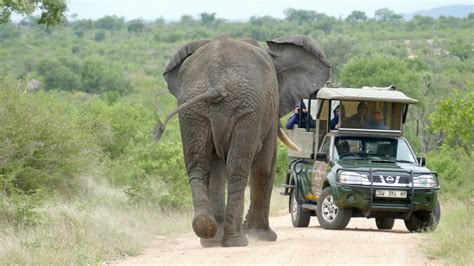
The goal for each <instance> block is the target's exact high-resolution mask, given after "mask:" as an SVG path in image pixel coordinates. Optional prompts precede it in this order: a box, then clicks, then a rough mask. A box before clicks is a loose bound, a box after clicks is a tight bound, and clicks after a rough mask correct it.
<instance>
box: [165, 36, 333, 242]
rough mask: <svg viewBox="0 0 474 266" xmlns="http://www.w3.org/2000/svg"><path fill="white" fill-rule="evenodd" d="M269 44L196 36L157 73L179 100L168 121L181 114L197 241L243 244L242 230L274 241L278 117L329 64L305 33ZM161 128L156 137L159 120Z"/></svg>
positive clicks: (323, 76)
mask: <svg viewBox="0 0 474 266" xmlns="http://www.w3.org/2000/svg"><path fill="white" fill-rule="evenodd" d="M267 44H268V46H269V48H266V49H265V48H262V47H260V46H259V45H258V44H257V43H256V42H255V41H253V40H245V41H238V40H233V39H231V38H229V37H226V36H219V37H217V38H215V39H214V40H212V41H209V40H203V41H194V42H191V43H188V44H186V45H185V46H183V47H182V48H181V49H180V50H179V51H178V52H177V53H176V54H175V55H174V57H173V58H172V59H171V61H170V62H169V64H168V66H167V67H166V70H165V72H164V74H163V75H164V77H165V79H166V82H167V83H168V88H169V90H170V92H171V93H172V94H173V95H174V96H175V97H176V98H177V99H178V108H177V109H176V110H175V111H173V112H172V113H170V114H169V115H168V117H167V120H166V122H167V121H168V120H169V119H170V118H171V116H173V115H174V114H175V113H179V122H180V127H181V137H182V142H183V150H184V158H185V164H186V171H187V174H188V177H189V183H190V185H191V190H192V195H193V204H194V217H193V221H192V225H193V229H194V232H195V233H196V235H197V236H198V237H200V238H201V244H202V246H212V245H215V244H220V245H222V246H224V247H235V246H246V245H247V244H248V240H247V237H246V233H247V235H249V236H251V237H255V238H257V239H260V240H263V241H275V240H276V238H277V235H276V234H275V232H274V231H273V230H272V229H271V228H270V226H269V223H268V216H269V208H270V197H271V191H272V186H273V179H274V166H275V158H276V146H277V133H278V127H279V118H280V117H282V116H283V115H285V114H287V113H288V112H289V111H290V110H292V109H293V108H294V106H295V104H296V103H298V102H299V101H300V100H301V99H302V98H303V97H307V96H308V95H309V94H310V93H311V92H314V91H316V90H318V89H319V88H321V87H322V86H323V85H324V84H325V82H326V81H327V79H328V78H329V71H330V67H329V64H328V63H327V60H326V58H325V56H324V54H323V53H322V52H321V51H320V50H319V48H318V47H317V46H316V45H315V44H314V42H313V41H312V40H311V39H309V38H307V37H305V36H284V37H281V38H278V39H276V40H273V41H269V42H267ZM166 122H165V124H166ZM160 129H161V132H160V133H159V135H161V133H162V131H163V130H164V125H161V128H160ZM248 177H249V178H250V193H251V195H250V207H249V210H248V213H247V217H246V221H245V225H244V224H243V223H242V220H243V212H244V191H245V187H246V184H247V178H248ZM226 181H227V200H225V199H224V197H225V196H224V195H225V182H226ZM226 202H227V205H226Z"/></svg>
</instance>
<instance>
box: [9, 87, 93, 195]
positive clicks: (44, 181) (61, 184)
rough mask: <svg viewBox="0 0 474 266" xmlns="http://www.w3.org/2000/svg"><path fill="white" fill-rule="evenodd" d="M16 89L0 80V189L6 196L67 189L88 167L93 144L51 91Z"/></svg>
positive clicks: (91, 162) (65, 106)
mask: <svg viewBox="0 0 474 266" xmlns="http://www.w3.org/2000/svg"><path fill="white" fill-rule="evenodd" d="M19 85H23V86H24V84H22V83H21V82H19V81H16V80H14V79H11V78H4V79H0V88H1V89H0V125H2V126H1V127H0V185H1V187H2V188H4V192H5V193H7V194H9V195H10V194H12V193H15V191H16V190H19V191H21V192H24V193H31V192H32V191H35V190H38V189H45V190H50V191H51V190H53V191H54V190H58V189H61V188H67V186H68V185H69V183H70V182H71V181H74V178H75V177H76V176H77V175H79V174H81V173H83V172H86V170H87V169H90V168H91V165H92V164H94V160H95V159H94V155H95V153H96V151H97V150H96V149H95V146H94V144H93V143H94V142H93V141H91V139H90V137H89V136H87V135H86V134H83V132H81V131H80V130H79V128H77V127H75V125H74V124H73V120H74V119H73V114H71V110H70V107H69V106H68V105H67V103H65V102H61V101H60V100H59V99H58V98H56V97H55V94H54V93H47V92H40V93H36V94H22V93H21V92H20V91H19V90H17V89H16V88H15V86H19ZM19 87H21V86H19Z"/></svg>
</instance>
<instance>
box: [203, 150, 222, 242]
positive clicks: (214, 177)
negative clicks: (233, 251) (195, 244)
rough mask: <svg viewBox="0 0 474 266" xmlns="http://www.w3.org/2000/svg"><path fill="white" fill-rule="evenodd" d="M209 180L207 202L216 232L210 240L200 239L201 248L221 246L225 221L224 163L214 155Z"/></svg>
mask: <svg viewBox="0 0 474 266" xmlns="http://www.w3.org/2000/svg"><path fill="white" fill-rule="evenodd" d="M210 177H211V179H210V180H209V200H210V201H211V206H212V213H213V214H214V218H215V219H216V222H217V232H216V235H215V236H214V237H212V238H207V239H206V238H201V246H202V247H216V246H221V243H222V238H223V236H224V220H225V198H224V196H225V180H226V175H225V161H224V160H223V159H220V158H219V157H218V156H217V155H216V154H214V155H213V159H212V164H211V173H210Z"/></svg>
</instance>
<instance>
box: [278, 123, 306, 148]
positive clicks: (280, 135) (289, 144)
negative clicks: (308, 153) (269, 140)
mask: <svg viewBox="0 0 474 266" xmlns="http://www.w3.org/2000/svg"><path fill="white" fill-rule="evenodd" d="M278 138H280V140H281V141H282V142H283V143H284V144H285V145H286V146H287V147H288V149H290V150H292V151H294V152H300V151H301V148H300V147H298V146H297V145H296V144H295V143H294V142H293V141H291V139H290V138H288V136H287V135H286V133H285V131H283V129H282V128H281V127H279V128H278Z"/></svg>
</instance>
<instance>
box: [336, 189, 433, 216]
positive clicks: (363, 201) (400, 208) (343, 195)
mask: <svg viewBox="0 0 474 266" xmlns="http://www.w3.org/2000/svg"><path fill="white" fill-rule="evenodd" d="M331 190H332V193H331V194H332V196H333V198H334V202H335V204H336V206H338V207H339V208H356V209H359V210H361V211H368V212H369V213H370V212H371V211H389V212H390V211H393V212H412V211H417V210H426V211H431V210H432V209H433V208H434V207H435V203H436V199H437V191H438V190H439V188H430V189H428V188H412V187H385V186H366V185H346V184H344V185H343V184H338V183H336V184H335V186H333V187H331ZM376 190H397V191H406V192H407V197H406V198H379V197H376V196H375V193H376Z"/></svg>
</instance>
